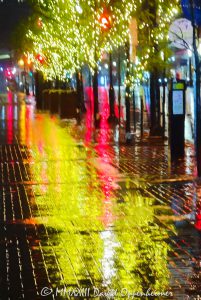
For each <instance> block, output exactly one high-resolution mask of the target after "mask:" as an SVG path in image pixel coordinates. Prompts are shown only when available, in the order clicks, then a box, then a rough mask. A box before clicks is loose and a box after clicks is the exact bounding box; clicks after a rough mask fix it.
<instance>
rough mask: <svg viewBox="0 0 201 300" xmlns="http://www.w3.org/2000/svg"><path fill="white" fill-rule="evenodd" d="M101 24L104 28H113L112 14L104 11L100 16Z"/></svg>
mask: <svg viewBox="0 0 201 300" xmlns="http://www.w3.org/2000/svg"><path fill="white" fill-rule="evenodd" d="M99 22H100V26H101V28H102V29H103V30H108V29H110V28H111V20H110V16H109V15H108V14H106V13H103V14H102V15H101V16H100V20H99Z"/></svg>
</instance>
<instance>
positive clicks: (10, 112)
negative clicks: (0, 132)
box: [7, 104, 13, 144]
mask: <svg viewBox="0 0 201 300" xmlns="http://www.w3.org/2000/svg"><path fill="white" fill-rule="evenodd" d="M12 142H13V105H12V104H11V105H8V106H7V143H8V144H12Z"/></svg>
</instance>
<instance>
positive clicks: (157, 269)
mask: <svg viewBox="0 0 201 300" xmlns="http://www.w3.org/2000/svg"><path fill="white" fill-rule="evenodd" d="M0 124H1V133H0V141H1V145H0V166H1V173H0V176H1V178H0V261H1V268H0V299H3V300H4V299H13V300H16V299H27V300H29V299H30V300H32V299H33V300H37V299H175V300H176V299H182V300H183V299H199V296H198V295H201V292H200V291H201V281H200V276H201V247H200V246H201V236H200V232H201V231H200V230H201V214H200V213H201V210H200V208H201V206H200V195H201V183H200V182H199V180H197V179H196V172H195V163H194V152H193V147H192V145H190V144H189V145H187V147H186V158H185V160H181V161H178V162H177V163H172V164H171V163H170V161H169V149H168V146H167V145H166V144H164V143H163V142H162V141H160V140H158V141H154V140H147V139H144V140H140V139H136V140H135V142H134V145H132V146H127V145H125V144H124V143H119V142H118V128H116V129H111V128H109V126H108V124H107V122H106V120H105V119H104V118H103V120H102V121H101V124H100V129H99V130H96V131H95V132H94V130H93V128H92V127H91V119H90V114H89V115H86V117H85V119H84V120H83V121H82V122H81V124H80V125H76V124H75V122H73V121H67V120H62V121H61V120H59V119H58V118H57V117H55V116H49V115H48V114H46V113H38V112H36V111H35V108H34V104H33V103H32V104H25V103H24V102H23V101H21V103H18V104H17V103H16V104H13V103H12V101H10V103H8V104H5V105H2V106H1V107H0Z"/></svg>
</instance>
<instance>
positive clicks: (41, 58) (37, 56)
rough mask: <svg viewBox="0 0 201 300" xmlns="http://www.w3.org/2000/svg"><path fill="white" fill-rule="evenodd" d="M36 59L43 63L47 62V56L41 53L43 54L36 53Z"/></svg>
mask: <svg viewBox="0 0 201 300" xmlns="http://www.w3.org/2000/svg"><path fill="white" fill-rule="evenodd" d="M36 59H37V60H38V61H39V63H40V64H41V65H42V64H44V62H45V58H44V56H43V55H41V54H37V55H36Z"/></svg>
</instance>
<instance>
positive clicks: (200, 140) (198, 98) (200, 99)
mask: <svg viewBox="0 0 201 300" xmlns="http://www.w3.org/2000/svg"><path fill="white" fill-rule="evenodd" d="M181 4H182V10H183V13H184V15H185V16H186V18H187V19H189V20H190V21H191V23H192V27H193V53H194V61H195V85H194V89H195V149H196V161H197V174H198V176H199V177H201V95H200V79H201V71H200V66H201V60H200V56H199V51H198V46H197V39H198V37H199V26H201V4H200V0H182V1H181Z"/></svg>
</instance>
